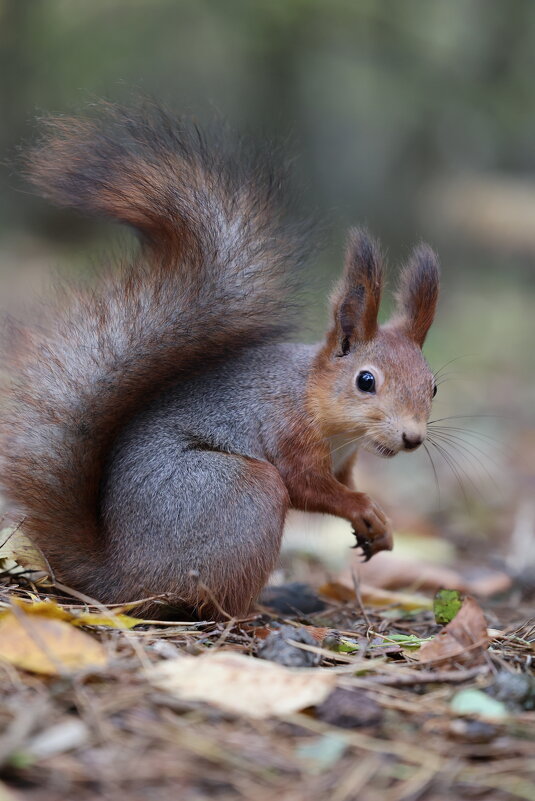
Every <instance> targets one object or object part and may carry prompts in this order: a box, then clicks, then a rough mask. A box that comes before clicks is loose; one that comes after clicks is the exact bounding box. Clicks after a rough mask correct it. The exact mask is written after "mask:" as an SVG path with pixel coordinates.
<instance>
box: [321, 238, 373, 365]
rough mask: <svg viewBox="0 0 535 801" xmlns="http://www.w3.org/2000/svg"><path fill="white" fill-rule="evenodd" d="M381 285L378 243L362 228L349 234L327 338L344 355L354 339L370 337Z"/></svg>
mask: <svg viewBox="0 0 535 801" xmlns="http://www.w3.org/2000/svg"><path fill="white" fill-rule="evenodd" d="M382 287H383V269H382V263H381V254H380V250H379V246H378V245H377V243H376V242H375V241H374V240H373V239H372V238H371V237H370V235H369V234H368V233H367V231H365V230H364V229H361V228H351V229H350V231H349V235H348V241H347V249H346V259H345V269H344V276H343V278H342V280H341V282H340V284H339V285H338V287H337V289H336V290H335V293H334V298H333V314H334V327H333V329H332V331H331V332H330V336H329V339H330V340H331V341H332V344H333V347H334V348H335V352H336V353H337V355H339V356H345V355H346V354H347V353H349V351H350V350H351V347H352V346H353V345H354V344H355V343H356V342H366V341H368V340H370V339H373V337H374V336H375V334H376V332H377V315H378V313H379V304H380V302H381V291H382Z"/></svg>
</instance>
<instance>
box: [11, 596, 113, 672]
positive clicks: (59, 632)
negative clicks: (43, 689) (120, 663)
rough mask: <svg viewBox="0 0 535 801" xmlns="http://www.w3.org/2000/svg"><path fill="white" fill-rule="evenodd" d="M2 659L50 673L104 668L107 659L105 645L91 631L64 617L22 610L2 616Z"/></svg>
mask: <svg viewBox="0 0 535 801" xmlns="http://www.w3.org/2000/svg"><path fill="white" fill-rule="evenodd" d="M0 659H2V660H4V661H5V662H9V663H10V664H12V665H15V666H16V667H20V668H23V669H24V670H30V671H32V672H33V673H44V674H45V675H48V676H55V675H57V674H62V673H70V672H73V671H76V670H80V669H81V668H88V667H102V666H103V665H105V664H106V662H107V658H106V653H105V651H104V648H103V647H102V645H101V644H100V643H99V642H97V641H96V640H94V639H93V638H92V637H90V636H89V634H85V633H84V632H83V631H79V630H78V629H76V628H74V627H73V626H71V625H69V623H67V622H66V621H64V620H54V619H51V618H48V617H43V616H42V615H27V614H24V612H22V611H20V612H18V613H14V612H9V613H8V614H6V615H4V616H3V617H2V618H1V619H0Z"/></svg>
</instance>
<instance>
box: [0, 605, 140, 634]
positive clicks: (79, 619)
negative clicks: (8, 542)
mask: <svg viewBox="0 0 535 801" xmlns="http://www.w3.org/2000/svg"><path fill="white" fill-rule="evenodd" d="M11 600H12V602H13V603H14V604H15V605H16V606H18V607H20V608H21V609H23V610H24V611H25V612H26V613H27V614H29V615H40V616H41V617H47V618H51V619H53V620H66V621H68V622H69V623H72V625H73V626H106V627H107V628H110V629H132V628H134V626H138V625H139V624H140V623H144V622H145V621H144V620H141V619H140V618H137V617H130V616H129V615H122V614H117V615H112V614H110V615H105V614H102V613H100V612H82V611H79V610H78V609H69V607H68V606H61V605H60V604H58V603H56V602H55V601H50V600H46V601H26V600H24V599H22V598H12V599H11Z"/></svg>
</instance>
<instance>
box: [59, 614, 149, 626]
mask: <svg viewBox="0 0 535 801" xmlns="http://www.w3.org/2000/svg"><path fill="white" fill-rule="evenodd" d="M71 622H72V625H73V626H106V627H107V628H109V629H133V628H134V626H139V624H140V623H146V622H147V621H145V620H142V619H141V618H138V617H130V615H100V614H98V612H81V613H80V614H77V615H76V617H73V618H72V619H71ZM149 622H150V621H149Z"/></svg>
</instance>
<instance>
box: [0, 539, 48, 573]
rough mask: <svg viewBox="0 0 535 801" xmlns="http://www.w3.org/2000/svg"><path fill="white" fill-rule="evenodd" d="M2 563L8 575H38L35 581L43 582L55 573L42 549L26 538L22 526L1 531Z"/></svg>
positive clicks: (0, 557) (0, 560) (0, 559)
mask: <svg viewBox="0 0 535 801" xmlns="http://www.w3.org/2000/svg"><path fill="white" fill-rule="evenodd" d="M0 562H1V563H2V567H3V569H4V570H5V571H6V572H8V573H14V574H16V573H27V572H28V571H31V572H32V573H36V574H38V575H37V576H36V577H33V578H34V579H35V578H37V579H38V580H41V579H43V578H45V577H48V576H50V577H51V578H53V573H52V570H51V568H50V565H49V564H48V561H47V560H46V558H45V555H44V554H43V552H42V551H41V549H40V548H38V547H37V545H35V543H34V542H32V540H31V539H30V538H29V537H27V536H26V534H25V533H24V532H23V530H22V528H20V526H17V527H16V528H4V529H2V531H0Z"/></svg>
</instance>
